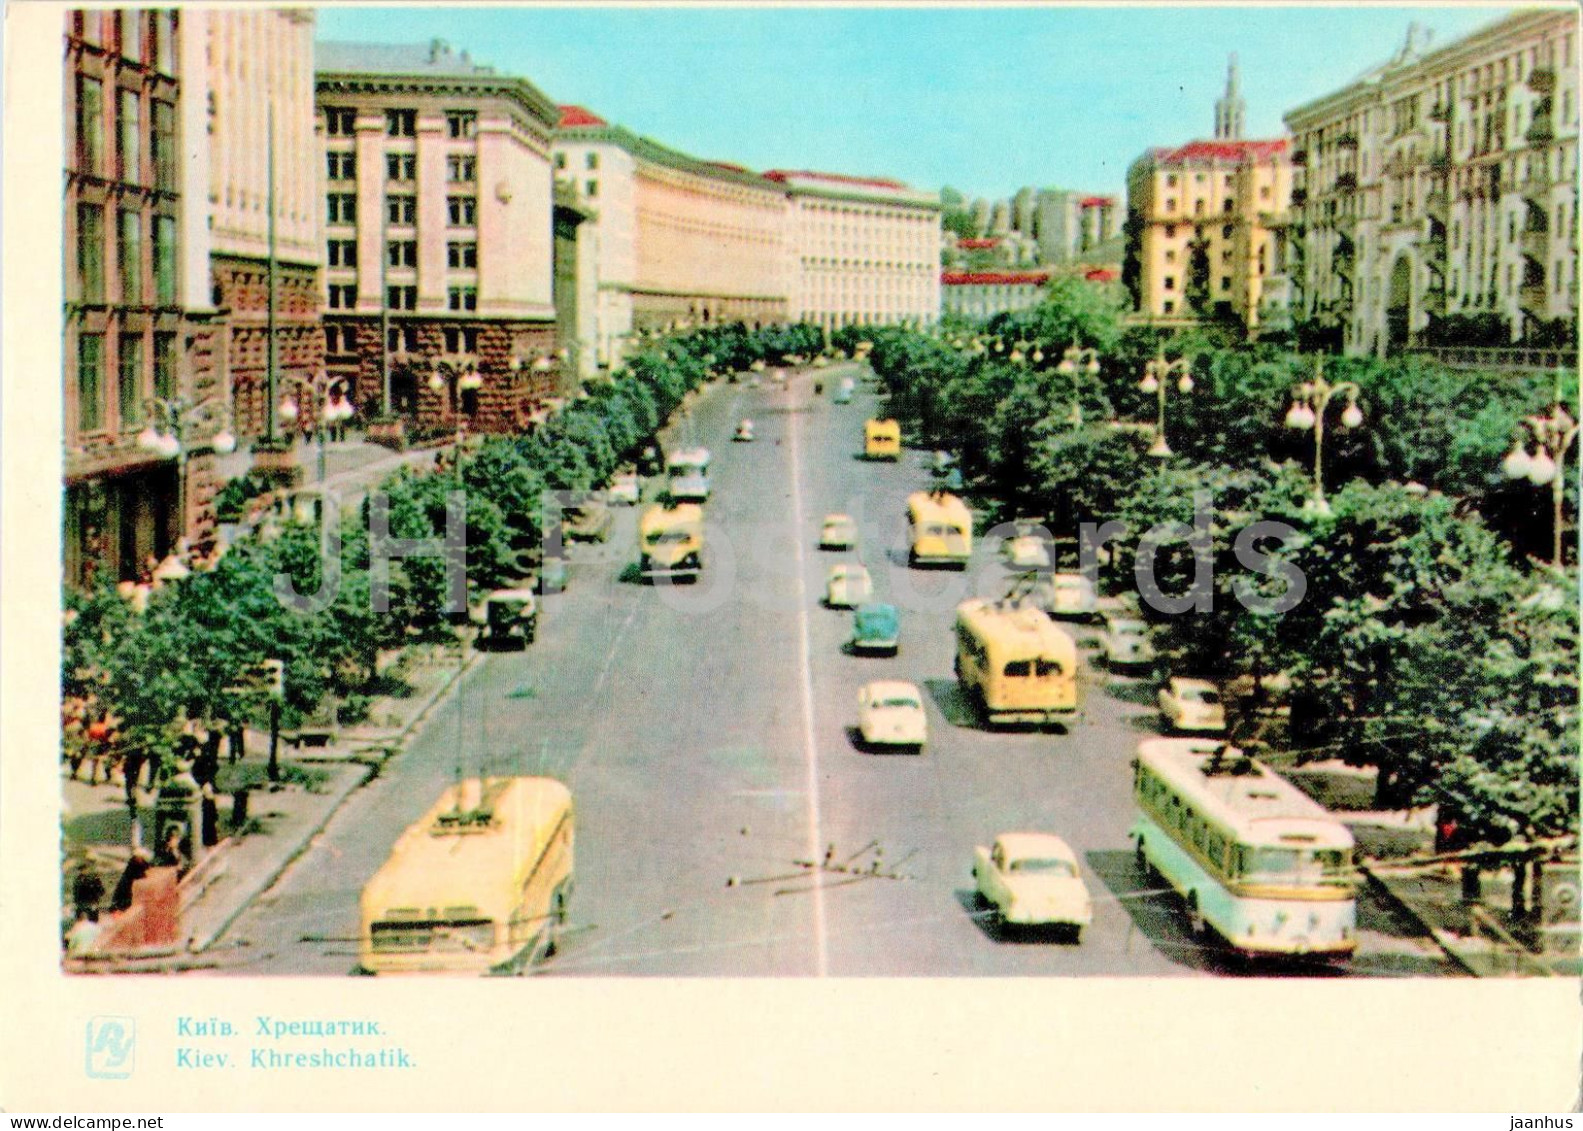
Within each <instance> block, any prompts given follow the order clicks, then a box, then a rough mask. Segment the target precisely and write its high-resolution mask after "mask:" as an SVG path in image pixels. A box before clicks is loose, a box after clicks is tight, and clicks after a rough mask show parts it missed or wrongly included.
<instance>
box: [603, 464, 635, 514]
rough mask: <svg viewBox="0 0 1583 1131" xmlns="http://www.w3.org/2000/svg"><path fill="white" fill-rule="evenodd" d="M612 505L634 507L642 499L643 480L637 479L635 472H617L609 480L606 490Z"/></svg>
mask: <svg viewBox="0 0 1583 1131" xmlns="http://www.w3.org/2000/svg"><path fill="white" fill-rule="evenodd" d="M606 497H607V498H609V500H610V503H611V505H612V506H614V505H617V504H620V505H622V506H628V507H635V506H637V505H638V503H639V502H641V501H642V499H643V480H641V479H639V478H638V476H637V473H636V472H632V471H623V472H619V473H618V474H617V475H616V477H615V478H614V479H612V480H611V481H610V490H609V491H608V492H606Z"/></svg>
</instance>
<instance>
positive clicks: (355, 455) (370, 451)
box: [215, 439, 434, 503]
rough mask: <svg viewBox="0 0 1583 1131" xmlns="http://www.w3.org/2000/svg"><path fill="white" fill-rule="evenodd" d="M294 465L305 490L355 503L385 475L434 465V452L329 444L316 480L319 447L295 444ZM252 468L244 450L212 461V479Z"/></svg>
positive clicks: (430, 449) (360, 442) (228, 477)
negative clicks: (321, 475) (332, 493)
mask: <svg viewBox="0 0 1583 1131" xmlns="http://www.w3.org/2000/svg"><path fill="white" fill-rule="evenodd" d="M297 462H298V463H299V464H300V465H301V467H302V483H303V486H304V487H318V486H321V485H322V486H323V487H325V488H326V489H328V490H333V491H335V492H337V493H339V494H340V495H341V496H342V500H341V501H342V502H343V503H353V502H356V501H357V500H358V499H359V498H360V497H361V496H362V494H363V493H364V492H366V491H367V490H368V489H369V488H371V487H373V486H374V485H375V484H377V483H378V482H379V481H380V480H381V479H383V478H384V477H385V476H386V475H389V474H390V473H391V472H393V471H395V470H396V469H398V468H400V467H403V466H412V467H426V466H429V465H432V464H433V462H434V448H433V447H432V446H430V447H413V448H408V449H407V450H406V451H403V452H395V451H391V450H390V449H389V448H386V447H382V446H380V445H379V444H370V443H366V442H364V441H363V440H361V439H356V440H338V441H331V442H329V443H326V444H325V445H324V469H325V475H324V478H323V480H320V478H319V446H318V444H317V443H313V444H304V443H301V442H300V441H299V442H298V444H297ZM252 466H253V455H252V453H251V452H249V451H248V450H247V449H246V446H245V445H244V446H243V447H239V448H238V449H237V450H236V451H234V452H231V453H230V454H228V455H225V456H217V457H215V475H216V478H217V479H218V481H219V482H220V483H222V484H223V483H225V482H227V481H229V480H231V479H234V478H236V477H237V476H240V475H245V474H247V472H248V471H249V470H250V469H251V468H252Z"/></svg>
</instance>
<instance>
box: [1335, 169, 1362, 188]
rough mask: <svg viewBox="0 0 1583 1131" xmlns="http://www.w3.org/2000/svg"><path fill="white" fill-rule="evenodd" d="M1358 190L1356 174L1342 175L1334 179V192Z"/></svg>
mask: <svg viewBox="0 0 1583 1131" xmlns="http://www.w3.org/2000/svg"><path fill="white" fill-rule="evenodd" d="M1357 188H1358V175H1357V174H1356V173H1342V174H1341V175H1340V176H1339V177H1337V178H1336V183H1335V190H1336V191H1337V192H1356V191H1357Z"/></svg>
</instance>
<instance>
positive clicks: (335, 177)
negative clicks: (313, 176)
mask: <svg viewBox="0 0 1583 1131" xmlns="http://www.w3.org/2000/svg"><path fill="white" fill-rule="evenodd" d="M324 161H325V167H326V171H327V175H328V176H329V178H330V180H332V181H349V180H351V179H352V178H354V177H356V176H357V154H355V153H352V152H350V151H347V152H341V153H337V152H335V151H333V150H332V151H331V152H329V153H326V154H325V155H324Z"/></svg>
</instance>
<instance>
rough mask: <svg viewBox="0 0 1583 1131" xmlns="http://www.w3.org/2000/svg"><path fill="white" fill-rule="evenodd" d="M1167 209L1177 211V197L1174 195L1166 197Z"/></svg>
mask: <svg viewBox="0 0 1583 1131" xmlns="http://www.w3.org/2000/svg"><path fill="white" fill-rule="evenodd" d="M1165 210H1166V211H1167V212H1175V211H1176V197H1174V196H1170V197H1166V199H1165Z"/></svg>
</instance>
